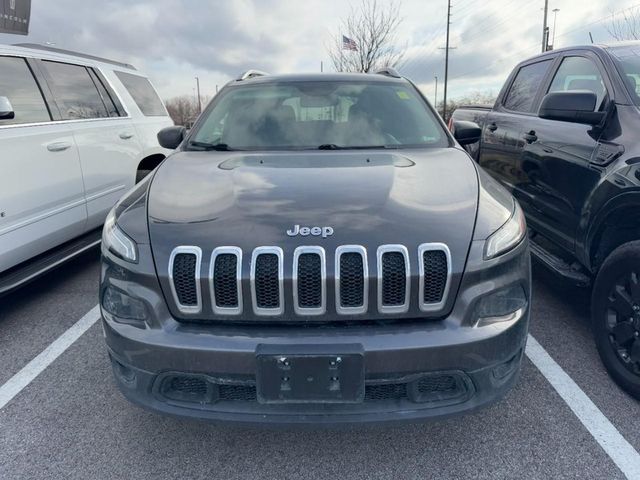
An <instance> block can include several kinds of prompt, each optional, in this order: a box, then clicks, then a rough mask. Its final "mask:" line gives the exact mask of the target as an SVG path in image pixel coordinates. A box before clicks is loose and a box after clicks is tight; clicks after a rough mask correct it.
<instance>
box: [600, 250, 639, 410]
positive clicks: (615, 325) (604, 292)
mask: <svg viewBox="0 0 640 480" xmlns="http://www.w3.org/2000/svg"><path fill="white" fill-rule="evenodd" d="M591 317H592V325H593V334H594V337H595V341H596V346H597V347H598V353H599V354H600V358H601V359H602V362H603V363H604V366H605V367H606V369H607V371H608V372H609V374H610V375H611V377H612V378H613V379H614V380H615V382H616V383H617V384H618V385H620V387H622V388H623V389H624V390H626V391H627V392H629V393H630V394H631V395H632V396H634V397H635V398H637V399H640V241H633V242H629V243H625V244H624V245H622V246H620V247H618V248H616V249H615V250H614V251H613V252H612V253H611V254H610V255H609V256H608V257H607V258H606V259H605V261H604V263H603V264H602V267H601V268H600V271H599V272H598V276H597V277H596V281H595V284H594V287H593V293H592V297H591Z"/></svg>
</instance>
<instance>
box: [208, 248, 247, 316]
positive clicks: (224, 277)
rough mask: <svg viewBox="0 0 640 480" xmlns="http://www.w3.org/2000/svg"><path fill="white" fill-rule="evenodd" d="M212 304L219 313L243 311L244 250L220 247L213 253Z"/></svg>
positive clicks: (211, 273)
mask: <svg viewBox="0 0 640 480" xmlns="http://www.w3.org/2000/svg"><path fill="white" fill-rule="evenodd" d="M209 281H210V287H211V304H212V305H213V312H214V313H217V314H221V315H224V314H227V315H238V314H240V313H242V250H241V249H240V248H238V247H218V248H216V249H214V250H213V253H212V254H211V266H210V270H209Z"/></svg>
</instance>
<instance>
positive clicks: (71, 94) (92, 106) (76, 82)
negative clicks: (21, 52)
mask: <svg viewBox="0 0 640 480" xmlns="http://www.w3.org/2000/svg"><path fill="white" fill-rule="evenodd" d="M42 64H43V65H44V67H45V69H46V71H47V74H48V76H49V79H48V81H49V82H51V87H52V90H53V93H54V96H55V99H56V104H57V105H58V108H59V110H60V115H62V119H63V120H77V119H85V118H103V117H108V116H109V112H108V111H107V107H106V106H105V104H104V102H103V101H102V97H101V96H100V93H99V92H98V89H97V88H96V85H95V83H93V80H92V79H91V76H90V75H89V72H88V70H87V68H86V67H83V66H81V65H71V64H69V63H58V62H50V61H48V60H44V61H43V62H42Z"/></svg>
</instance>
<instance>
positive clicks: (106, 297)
mask: <svg viewBox="0 0 640 480" xmlns="http://www.w3.org/2000/svg"><path fill="white" fill-rule="evenodd" d="M102 308H104V309H105V310H106V311H107V312H109V313H110V314H111V315H113V316H115V317H118V318H126V319H129V320H144V319H146V318H147V312H146V309H145V306H144V303H142V302H141V301H140V300H138V299H135V298H133V297H130V296H129V295H127V294H125V293H122V292H121V291H119V290H116V289H115V288H113V287H111V286H109V287H107V288H106V289H105V290H104V294H103V296H102Z"/></svg>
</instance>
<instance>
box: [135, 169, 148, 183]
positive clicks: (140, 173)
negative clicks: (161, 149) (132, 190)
mask: <svg viewBox="0 0 640 480" xmlns="http://www.w3.org/2000/svg"><path fill="white" fill-rule="evenodd" d="M150 173H151V170H138V171H137V172H136V183H140V182H141V181H142V180H143V179H144V177H146V176H147V175H149V174H150Z"/></svg>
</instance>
